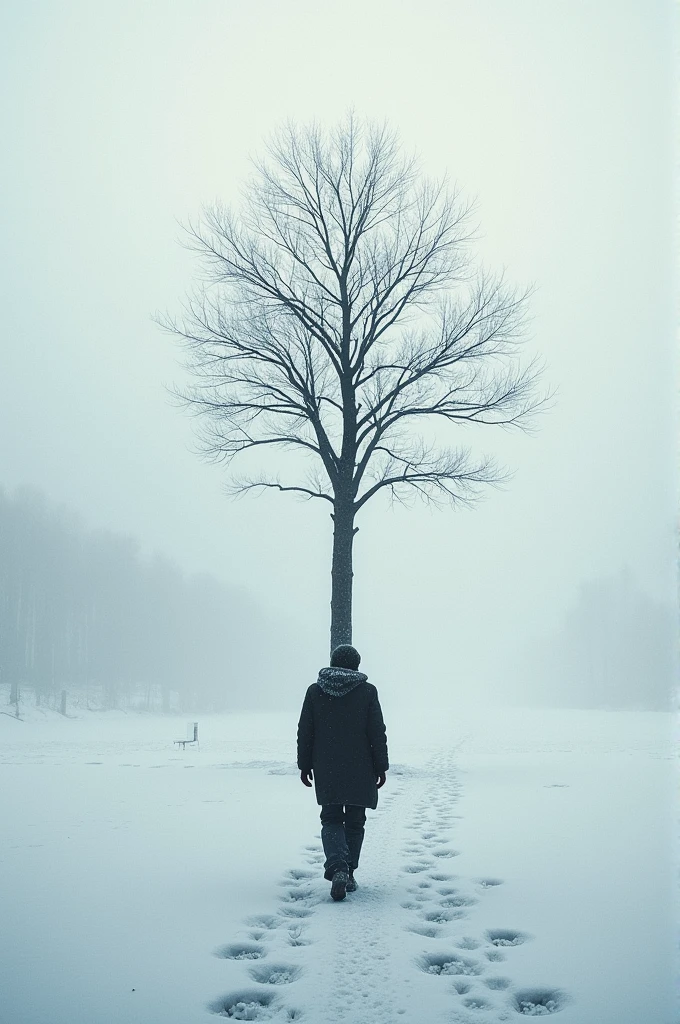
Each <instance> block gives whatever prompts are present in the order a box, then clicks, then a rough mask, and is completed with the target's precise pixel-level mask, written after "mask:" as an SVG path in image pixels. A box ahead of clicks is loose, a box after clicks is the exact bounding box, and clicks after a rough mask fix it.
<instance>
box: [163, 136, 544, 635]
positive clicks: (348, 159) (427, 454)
mask: <svg viewBox="0 0 680 1024" xmlns="http://www.w3.org/2000/svg"><path fill="white" fill-rule="evenodd" d="M469 221H470V207H469V205H467V204H466V203H465V202H464V201H463V200H462V199H461V196H460V194H459V193H458V192H457V191H456V190H450V189H449V188H448V187H447V185H446V183H445V182H438V181H432V180H429V179H427V178H425V177H423V176H422V175H421V174H420V173H419V170H418V166H417V162H416V160H415V159H414V158H409V157H406V156H404V155H403V152H402V149H401V147H400V144H399V140H398V138H397V136H396V134H395V133H394V132H392V131H391V130H389V129H388V128H386V127H377V126H375V125H370V124H369V125H362V124H360V123H358V122H357V120H356V119H355V118H353V117H349V118H348V119H347V120H346V121H345V122H344V123H343V124H341V125H340V126H339V127H337V128H336V129H335V130H334V131H332V132H323V131H321V130H320V129H319V128H317V127H316V126H311V127H307V128H298V127H296V126H294V125H288V126H287V127H286V128H284V129H283V130H281V131H280V132H279V133H278V135H276V136H275V138H274V140H273V141H272V142H271V143H270V145H269V147H268V155H267V157H266V159H264V160H262V161H259V162H257V163H256V165H255V172H254V174H253V177H252V179H251V180H250V181H249V183H248V184H247V185H246V186H245V190H244V197H243V204H242V206H241V208H240V209H239V211H238V212H232V211H231V210H229V209H227V208H225V207H223V206H221V205H220V204H216V205H214V206H212V207H210V208H208V209H207V210H206V211H205V213H204V216H203V218H202V219H201V220H200V222H199V223H197V224H192V225H190V227H189V229H188V233H189V242H188V244H189V246H190V247H191V248H192V249H193V250H194V251H195V252H197V253H198V254H199V255H200V257H201V258H202V261H203V268H204V273H205V278H204V282H203V285H202V286H201V287H200V288H199V289H198V290H197V291H196V292H195V293H194V294H193V295H192V296H191V297H190V298H189V299H188V300H187V304H186V307H185V313H184V317H183V318H182V319H180V320H175V319H170V318H166V319H164V320H162V321H161V323H162V324H163V326H164V327H166V328H168V329H169V330H171V331H172V332H173V333H176V334H178V335H180V336H181V338H183V339H184V340H185V342H186V343H187V345H188V349H189V366H190V369H191V371H192V373H193V375H194V384H193V385H192V386H191V387H190V388H189V389H188V390H187V391H185V392H184V393H183V398H184V399H185V400H186V401H187V402H188V403H189V405H190V407H192V408H193V409H194V410H195V411H197V412H198V413H200V414H203V416H204V420H203V424H204V429H203V431H202V443H203V445H204V451H205V452H206V453H207V454H208V455H210V456H212V457H214V458H216V459H217V460H223V461H226V462H228V463H231V462H232V461H233V460H235V459H236V457H237V456H241V455H243V454H244V453H246V452H251V453H252V452H253V451H254V450H257V449H263V448H264V449H272V448H274V449H277V448H278V449H285V450H291V449H292V450H296V451H298V452H301V453H303V454H304V455H305V456H308V457H309V463H310V464H309V467H308V470H309V472H308V473H307V474H306V475H305V474H304V472H303V475H302V476H300V475H299V470H297V471H296V475H295V476H293V477H292V478H291V479H281V478H280V477H279V476H278V474H277V473H276V472H264V473H260V475H255V476H250V477H238V478H237V477H232V480H233V487H234V489H235V490H237V491H247V490H253V489H261V488H277V489H278V490H280V491H291V492H294V493H297V494H300V495H304V496H306V497H307V498H315V499H319V500H321V501H326V502H328V503H329V504H330V505H331V507H332V513H331V514H332V519H333V556H332V567H331V581H332V584H331V647H334V646H335V645H337V644H339V643H348V642H350V641H351V638H352V579H353V572H352V547H353V540H354V535H355V533H356V531H357V527H356V526H355V519H356V516H357V513H358V512H359V510H360V509H361V508H363V506H364V505H365V504H366V502H367V501H369V500H370V499H371V498H372V497H373V496H374V495H375V494H377V493H378V492H379V491H382V490H386V491H389V492H390V493H391V495H392V497H393V498H395V499H396V500H398V501H405V500H406V499H407V498H408V496H409V494H411V495H419V496H421V497H422V498H424V499H425V500H427V501H434V502H452V503H454V504H456V503H470V502H471V501H473V500H474V498H475V497H476V496H477V495H478V493H479V490H480V488H481V486H482V485H484V484H490V483H497V482H498V481H499V480H500V478H501V476H502V475H503V474H502V472H501V470H499V468H498V466H497V465H496V463H495V461H494V460H493V459H490V458H487V457H481V458H473V457H472V455H471V452H470V450H469V448H464V447H462V448H461V447H448V446H446V445H444V444H443V443H441V441H440V435H441V436H442V438H443V436H444V433H445V430H444V428H448V427H450V426H452V425H457V424H462V423H467V424H471V423H472V424H496V425H503V426H510V425H526V423H527V417H528V415H529V413H531V412H532V411H534V410H535V409H536V408H537V407H538V405H540V404H541V402H542V401H544V399H541V398H538V397H536V382H537V378H538V374H539V368H538V367H537V365H536V363H535V361H532V362H530V363H529V365H528V366H527V367H526V368H524V369H522V368H521V366H520V365H519V363H518V359H517V355H518V346H519V344H520V343H521V341H522V339H523V332H524V325H525V320H526V304H527V293H526V292H518V291H516V290H514V289H512V288H510V287H508V286H507V285H506V283H505V282H504V279H503V276H502V275H499V276H491V275H489V274H487V273H484V272H482V271H478V270H476V261H475V258H474V255H473V253H472V251H471V242H472V233H471V229H470V226H469ZM446 432H447V433H448V430H447V431H446ZM297 465H299V463H298V464H297Z"/></svg>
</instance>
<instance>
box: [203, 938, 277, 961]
mask: <svg viewBox="0 0 680 1024" xmlns="http://www.w3.org/2000/svg"><path fill="white" fill-rule="evenodd" d="M264 955H265V951H264V947H263V946H260V945H259V943H257V942H232V943H231V944H230V945H228V946H220V947H219V948H218V949H216V950H215V956H216V957H219V958H220V959H222V960H260V959H261V958H262V957H263V956H264Z"/></svg>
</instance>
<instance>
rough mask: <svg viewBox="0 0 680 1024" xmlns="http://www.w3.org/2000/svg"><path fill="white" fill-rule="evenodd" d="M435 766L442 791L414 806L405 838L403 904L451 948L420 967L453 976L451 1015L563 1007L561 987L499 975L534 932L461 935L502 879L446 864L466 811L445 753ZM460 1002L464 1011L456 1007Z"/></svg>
mask: <svg viewBox="0 0 680 1024" xmlns="http://www.w3.org/2000/svg"><path fill="white" fill-rule="evenodd" d="M431 768H432V770H433V771H434V773H435V775H436V777H437V779H438V780H440V781H439V784H438V786H437V790H436V793H435V795H434V796H431V797H429V796H428V797H427V798H426V800H425V801H424V802H423V804H422V805H421V806H420V807H419V808H417V809H416V811H415V813H414V815H413V817H412V820H411V822H410V824H409V825H408V826H407V829H408V831H409V832H410V833H411V834H412V837H411V838H408V839H406V840H405V841H404V843H403V846H402V850H401V852H402V855H403V856H404V857H405V858H406V859H405V863H404V864H403V867H402V872H403V875H404V877H405V878H406V879H409V880H410V883H411V884H407V885H406V891H405V896H406V898H405V899H404V900H403V901H402V903H401V906H402V908H403V909H404V910H405V911H407V912H408V915H409V917H408V923H407V924H406V926H405V927H406V929H407V930H408V931H410V932H412V933H414V934H415V935H420V936H423V938H426V939H429V940H435V941H436V943H437V945H438V946H440V945H441V946H442V947H443V946H444V944H446V948H444V949H443V951H442V950H439V949H438V950H437V951H433V952H429V951H428V950H424V951H423V953H422V954H421V955H420V956H419V957H418V958H417V960H416V964H417V967H419V968H420V970H421V971H423V972H424V973H425V974H427V975H430V976H433V977H434V978H439V979H442V978H445V979H448V985H449V986H450V988H449V991H450V993H451V995H452V1001H453V1003H454V1016H453V1017H452V1018H450V1019H451V1020H452V1021H465V1022H467V1021H477V1020H478V1021H480V1022H481V1021H485V1022H491V1021H504V1020H511V1019H512V1018H513V1017H515V1018H516V1016H517V1015H519V1016H525V1017H542V1016H549V1015H552V1014H553V1013H557V1012H558V1011H559V1010H561V1009H563V1008H564V1006H565V1005H567V1002H568V1000H567V997H566V996H565V994H564V993H563V992H561V991H559V990H555V989H549V988H532V989H516V990H514V991H512V990H511V984H512V982H511V979H510V978H508V977H505V976H504V975H502V974H500V973H495V971H497V970H502V968H500V967H497V965H500V964H501V963H503V962H504V961H505V960H506V958H507V956H508V953H509V951H510V950H511V949H512V948H513V947H516V946H519V945H521V944H522V943H524V942H526V941H527V940H528V939H529V938H530V936H528V935H526V934H525V933H523V932H521V931H515V930H513V929H508V928H497V929H490V930H488V931H486V932H485V933H484V934H482V935H479V936H472V935H465V934H462V931H463V928H462V926H461V922H462V921H464V920H465V918H466V917H468V916H469V908H470V907H472V906H474V905H475V904H477V903H479V900H480V898H481V897H482V896H483V895H484V894H485V892H486V891H492V890H493V889H494V888H495V887H496V886H499V885H502V884H503V883H502V880H501V879H499V878H476V879H467V880H466V879H464V878H462V877H460V876H458V875H455V874H453V873H452V872H451V871H449V870H448V869H449V867H450V866H453V862H454V858H455V857H457V856H458V853H459V851H458V850H456V849H455V847H454V846H453V845H452V843H451V841H450V836H451V833H452V831H453V828H454V822H455V820H456V819H457V818H458V817H460V816H459V815H457V814H454V813H453V810H454V808H455V805H456V802H457V800H458V795H459V787H458V785H457V783H456V781H455V776H454V772H453V769H452V766H451V765H450V764H449V763H448V759H447V758H446V757H439V758H435V759H434V762H433V763H432V764H431ZM510 955H511V954H510ZM438 984H441V981H440V982H438ZM456 1004H458V1005H459V1007H460V1012H459V1013H455V1009H457V1008H458V1007H457V1006H456ZM480 1011H482V1012H480Z"/></svg>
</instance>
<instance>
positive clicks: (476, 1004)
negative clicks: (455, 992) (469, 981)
mask: <svg viewBox="0 0 680 1024" xmlns="http://www.w3.org/2000/svg"><path fill="white" fill-rule="evenodd" d="M463 1006H467V1008H468V1010H490V1009H492V1004H491V1003H490V1002H488V1001H487V1000H486V999H483V998H482V996H468V998H467V999H464V1000H463Z"/></svg>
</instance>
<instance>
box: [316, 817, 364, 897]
mask: <svg viewBox="0 0 680 1024" xmlns="http://www.w3.org/2000/svg"><path fill="white" fill-rule="evenodd" d="M365 824H366V808H365V807H357V806H355V805H354V804H347V805H346V806H344V807H343V805H342V804H324V805H323V807H322V808H321V842H322V843H323V852H324V853H325V854H326V863H325V864H324V877H325V878H327V879H328V880H330V879H332V877H333V872H335V871H353V870H354V868H356V867H358V865H359V854H360V853H361V844H362V843H363V841H364V825H365Z"/></svg>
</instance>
